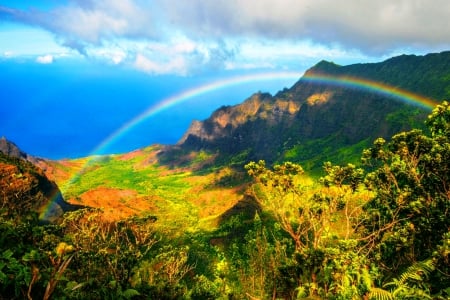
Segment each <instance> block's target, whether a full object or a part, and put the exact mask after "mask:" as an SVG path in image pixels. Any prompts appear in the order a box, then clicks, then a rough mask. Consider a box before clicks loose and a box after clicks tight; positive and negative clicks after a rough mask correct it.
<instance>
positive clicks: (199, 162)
mask: <svg viewBox="0 0 450 300" xmlns="http://www.w3.org/2000/svg"><path fill="white" fill-rule="evenodd" d="M402 70H405V71H406V72H403V73H402ZM449 70H450V52H445V53H440V54H430V55H427V56H399V57H395V58H392V59H389V60H387V61H385V62H381V63H373V64H358V65H350V66H342V67H341V66H337V65H335V64H333V63H329V62H324V61H323V62H320V63H318V64H317V65H316V66H314V67H312V68H311V69H310V70H308V71H307V72H306V74H305V76H304V77H303V78H301V79H300V80H299V81H298V82H297V83H296V84H295V85H294V86H293V87H291V88H289V89H285V90H283V91H280V92H279V93H277V94H276V95H275V96H272V95H270V94H261V93H256V94H254V95H252V96H251V97H249V98H248V99H247V100H245V101H244V102H243V103H242V104H239V105H236V106H233V107H222V108H219V109H218V110H217V111H215V112H214V113H213V114H212V115H211V117H210V118H209V119H207V120H204V121H201V122H199V121H195V122H193V124H192V126H191V128H189V130H188V131H187V132H186V134H185V135H184V137H183V138H182V139H181V140H180V141H179V143H178V144H177V145H174V146H157V145H156V146H152V147H148V148H145V149H141V150H137V151H134V152H131V153H127V154H122V155H109V156H108V155H106V156H99V157H87V158H82V159H77V160H72V161H70V160H69V161H60V162H49V166H47V167H45V166H44V169H46V170H47V174H48V175H49V177H50V178H52V179H53V180H55V181H56V182H57V183H58V185H59V186H60V187H61V189H62V191H63V194H64V197H65V199H67V200H68V201H70V202H71V203H74V204H82V205H87V206H91V207H99V208H104V209H105V211H106V212H108V215H109V216H111V218H113V219H118V218H121V217H126V216H130V215H139V214H143V213H144V214H145V213H149V212H151V213H152V214H157V215H160V216H165V217H163V219H167V218H168V215H170V212H173V211H176V212H177V213H176V217H180V218H184V219H183V220H180V222H188V223H192V224H190V225H189V226H196V225H195V224H198V222H199V221H202V222H203V221H208V222H209V221H212V222H213V224H214V219H215V218H219V217H220V215H221V214H223V213H225V212H226V211H227V210H229V209H231V208H232V207H233V206H234V205H236V204H237V203H238V201H239V200H240V199H242V198H243V197H244V191H245V188H244V185H245V183H246V182H248V181H249V178H247V177H246V176H245V170H244V169H243V166H244V165H245V164H246V163H248V162H249V161H251V160H256V161H257V160H259V159H264V160H265V161H267V162H269V163H272V162H282V161H286V160H289V161H294V162H299V163H300V164H301V165H302V166H303V167H304V168H306V169H310V170H313V171H314V173H313V174H315V175H317V174H319V175H321V174H323V173H321V172H322V166H323V163H324V162H325V161H332V162H335V163H339V162H345V161H352V162H358V161H359V157H360V155H361V151H362V149H363V148H365V147H369V146H370V144H371V143H372V142H373V140H374V139H376V138H377V137H385V138H387V137H389V136H391V135H392V134H394V133H395V132H399V131H403V130H408V129H410V128H417V127H420V128H422V127H423V120H424V119H425V116H426V115H427V113H428V112H429V110H430V102H432V101H433V100H432V99H441V98H442V99H445V97H446V96H450V95H448V94H446V93H450V90H449V89H448V88H447V79H445V78H448V76H449V74H450V71H449ZM400 74H402V75H400ZM355 78H359V80H360V81H361V80H365V81H366V82H368V84H367V86H364V85H362V84H360V83H358V81H356V79H355ZM331 79H334V80H335V81H332V80H331ZM327 80H328V81H327ZM411 82H414V83H415V84H414V85H413V84H411ZM375 83H378V84H381V83H382V84H384V86H383V87H377V86H376V85H375ZM370 84H372V86H370ZM388 87H389V88H390V89H391V90H389V89H388ZM383 89H384V90H383ZM406 89H412V90H413V91H414V94H411V95H415V96H411V95H408V94H404V95H398V94H399V93H400V92H398V91H399V90H400V91H401V90H405V91H406ZM442 91H446V92H442ZM414 97H415V98H414ZM424 99H427V101H429V102H424V101H425V100H424ZM428 99H430V100H428ZM436 103H437V102H436ZM167 220H168V219H167ZM169 223H172V224H177V222H169ZM176 226H177V225H175V227H176ZM189 226H187V227H189ZM208 226H209V225H208Z"/></svg>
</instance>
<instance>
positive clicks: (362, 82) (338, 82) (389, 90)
mask: <svg viewBox="0 0 450 300" xmlns="http://www.w3.org/2000/svg"><path fill="white" fill-rule="evenodd" d="M302 81H307V82H313V83H319V84H327V85H333V86H342V87H347V88H351V89H358V90H365V91H370V92H374V93H377V94H380V95H382V96H386V97H390V98H394V99H397V100H400V101H402V102H405V103H408V104H411V105H415V106H419V107H422V108H424V109H426V110H432V109H433V108H434V107H435V106H436V104H438V103H437V101H435V100H434V99H431V98H428V97H425V96H422V95H419V94H415V93H412V92H409V91H407V90H404V89H400V88H398V87H394V86H391V85H388V84H385V83H382V82H377V81H372V80H369V79H365V78H359V77H352V76H332V75H323V74H320V75H318V74H305V75H304V76H303V77H302Z"/></svg>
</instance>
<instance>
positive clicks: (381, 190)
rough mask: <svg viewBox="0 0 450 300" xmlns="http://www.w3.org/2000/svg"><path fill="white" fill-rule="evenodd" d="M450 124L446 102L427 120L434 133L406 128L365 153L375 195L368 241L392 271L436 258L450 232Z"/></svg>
mask: <svg viewBox="0 0 450 300" xmlns="http://www.w3.org/2000/svg"><path fill="white" fill-rule="evenodd" d="M449 124H450V106H449V104H448V102H445V101H444V102H443V103H442V104H441V105H438V106H437V107H436V108H435V109H434V110H433V112H432V113H431V115H430V116H429V117H428V119H427V121H426V125H427V126H428V128H429V131H430V133H429V134H427V133H424V132H422V131H421V130H411V131H409V132H402V133H399V134H397V135H394V136H393V137H392V140H391V141H390V142H386V141H385V140H384V139H377V140H376V141H375V142H374V146H373V147H372V148H370V149H367V150H365V151H364V152H363V162H364V163H365V164H366V166H368V167H369V168H371V169H372V170H371V172H370V173H369V174H367V176H366V178H365V183H366V186H367V187H368V188H369V189H371V190H372V191H374V192H375V197H374V198H373V199H372V200H371V201H369V202H368V203H367V204H366V205H365V207H364V214H363V216H362V219H363V224H364V226H363V236H364V238H362V241H363V242H364V243H365V247H366V250H367V253H368V254H370V255H372V257H374V258H375V259H376V260H377V261H378V262H379V263H380V266H382V267H383V268H384V269H385V271H386V272H390V273H396V272H398V271H400V270H403V269H405V268H406V267H407V266H409V265H411V263H414V262H418V261H423V260H425V259H427V258H430V257H431V256H432V254H433V252H434V251H435V249H436V246H437V245H438V244H440V243H441V242H442V240H443V238H444V235H445V234H446V233H448V231H449V228H450V125H449ZM447 270H448V266H447ZM443 274H447V275H445V276H447V280H449V279H450V278H449V277H448V273H445V272H443ZM438 288H440V287H438Z"/></svg>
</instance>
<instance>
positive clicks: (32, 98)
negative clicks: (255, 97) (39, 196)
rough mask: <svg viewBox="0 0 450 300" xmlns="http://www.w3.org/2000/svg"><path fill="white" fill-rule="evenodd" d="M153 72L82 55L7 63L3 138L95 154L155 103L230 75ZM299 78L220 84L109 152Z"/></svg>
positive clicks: (71, 153) (116, 142)
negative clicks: (92, 60) (84, 59)
mask: <svg viewBox="0 0 450 300" xmlns="http://www.w3.org/2000/svg"><path fill="white" fill-rule="evenodd" d="M232 76H238V74H233V73H231V72H221V73H220V72H218V73H215V74H203V75H198V76H185V77H183V76H151V75H148V74H144V73H140V72H137V71H135V70H130V69H125V68H121V67H118V66H108V65H100V64H93V63H81V62H79V61H65V62H56V63H53V64H49V65H42V64H37V63H34V62H30V61H22V62H20V61H8V60H4V61H0V136H4V137H6V138H7V139H9V140H11V141H13V142H14V143H16V144H17V145H18V146H19V147H20V148H21V149H22V150H24V151H25V152H27V153H30V154H32V155H35V156H40V157H45V158H51V159H61V158H75V157H82V156H86V155H89V154H93V151H94V150H95V149H96V148H97V147H98V145H100V144H101V143H102V142H103V141H104V140H105V139H107V138H108V137H110V136H111V135H112V134H114V132H116V131H117V130H118V129H120V128H121V127H122V126H123V125H124V124H126V123H127V122H129V121H130V120H132V119H133V118H135V117H136V116H138V115H139V114H141V113H142V112H143V111H145V110H146V109H148V108H149V107H151V106H153V105H155V104H157V103H159V102H161V101H164V100H165V99H167V98H168V97H171V96H173V95H176V94H178V93H180V92H183V91H185V90H189V89H192V88H195V87H199V86H202V85H205V84H208V83H210V82H213V81H217V80H220V79H221V78H224V77H232ZM295 81H296V80H294V79H286V78H284V79H282V78H281V79H277V78H274V80H273V81H272V80H270V81H264V82H258V81H255V82H247V83H245V84H242V85H235V86H231V87H229V88H227V87H224V88H221V89H218V90H213V91H210V92H208V93H205V94H203V95H200V96H198V97H193V98H192V99H189V100H187V101H184V102H182V103H180V104H176V105H173V106H171V107H169V108H167V109H165V110H163V111H160V112H158V113H157V114H154V115H151V116H149V117H148V118H147V119H145V120H144V121H143V122H140V123H139V124H138V125H136V126H134V127H133V128H131V129H130V130H128V131H127V133H126V134H124V135H121V136H120V137H118V138H117V139H113V140H112V141H111V142H110V143H109V144H108V145H106V147H103V148H102V150H101V151H102V153H122V152H127V151H131V150H134V149H137V148H140V147H144V146H148V145H151V144H155V143H160V144H174V143H176V142H177V141H178V140H179V139H180V138H181V136H182V135H183V133H184V132H185V131H186V130H187V128H188V127H189V125H190V123H191V122H192V121H193V120H203V119H205V118H207V117H208V116H209V115H210V114H211V113H212V112H213V111H214V110H215V109H217V108H218V107H220V106H222V105H234V104H237V103H240V102H242V101H244V100H245V99H246V98H247V97H249V96H250V95H251V94H252V93H254V92H257V91H263V92H271V93H275V92H277V91H278V90H281V89H283V88H284V87H290V86H291V85H292V84H294V82H295Z"/></svg>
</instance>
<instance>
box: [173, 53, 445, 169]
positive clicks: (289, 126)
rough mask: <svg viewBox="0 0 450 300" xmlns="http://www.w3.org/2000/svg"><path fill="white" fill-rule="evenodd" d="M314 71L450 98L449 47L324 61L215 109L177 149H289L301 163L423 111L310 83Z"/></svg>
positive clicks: (417, 118)
mask: <svg viewBox="0 0 450 300" xmlns="http://www.w3.org/2000/svg"><path fill="white" fill-rule="evenodd" d="M314 76H337V77H346V76H348V77H353V78H359V79H361V80H370V81H375V82H379V83H383V84H387V85H390V86H393V87H396V88H401V89H405V90H409V91H411V92H414V93H417V94H420V95H422V96H426V97H428V98H431V99H436V102H440V101H442V100H443V99H445V98H448V97H450V52H443V53H439V54H429V55H426V56H414V55H402V56H399V57H394V58H391V59H388V60H386V61H384V62H380V63H370V64H355V65H349V66H339V65H336V64H334V63H331V62H326V61H322V62H320V63H318V64H317V65H315V66H314V67H312V68H311V69H309V70H308V71H307V72H306V73H305V76H304V77H303V78H301V79H300V80H299V81H298V82H297V83H295V84H294V85H293V86H292V87H291V88H289V89H284V90H283V91H281V92H279V93H278V94H276V95H275V96H272V95H270V94H264V93H258V94H254V95H253V96H251V97H250V98H248V99H247V100H245V101H244V102H243V103H242V104H240V105H236V106H229V107H221V108H219V109H218V110H216V111H215V112H214V113H213V114H212V115H211V116H210V117H209V118H208V119H206V120H204V121H194V122H193V123H192V125H191V127H190V128H189V130H188V131H187V132H186V133H185V135H184V136H183V138H182V139H181V140H180V141H179V143H178V145H177V146H178V149H184V150H210V151H214V152H216V153H218V154H219V155H222V156H223V157H228V158H229V157H232V156H236V155H241V156H242V155H244V156H245V157H243V161H248V160H255V159H265V160H266V161H268V162H274V161H280V160H283V159H285V158H286V157H287V156H288V154H287V153H290V154H289V155H290V156H289V159H291V160H294V161H299V162H301V161H307V160H310V159H314V158H315V157H317V155H321V154H323V153H325V152H327V151H328V152H327V153H328V154H327V155H326V156H327V157H330V158H332V157H333V155H334V154H333V148H335V151H337V149H338V148H339V147H351V146H352V145H355V144H358V143H361V142H362V141H369V140H370V141H371V140H373V139H375V138H377V137H389V136H391V135H392V134H394V133H396V132H399V131H404V130H408V129H410V128H411V127H413V126H414V127H421V126H422V123H423V119H424V118H425V116H426V115H427V114H428V111H426V110H425V109H423V108H420V107H418V106H413V105H409V104H406V103H404V102H401V101H399V99H396V98H394V97H391V96H389V95H387V94H386V93H384V94H383V93H377V92H376V91H373V90H368V89H364V88H355V87H352V86H350V85H339V84H333V83H327V82H325V81H320V80H318V81H314V80H308V77H314ZM306 144H307V145H309V146H310V147H312V149H314V150H313V151H310V152H311V153H309V154H307V153H298V151H297V152H296V149H297V150H298V149H302V145H306ZM294 152H295V153H294ZM292 153H294V154H292ZM225 160H226V159H225Z"/></svg>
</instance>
